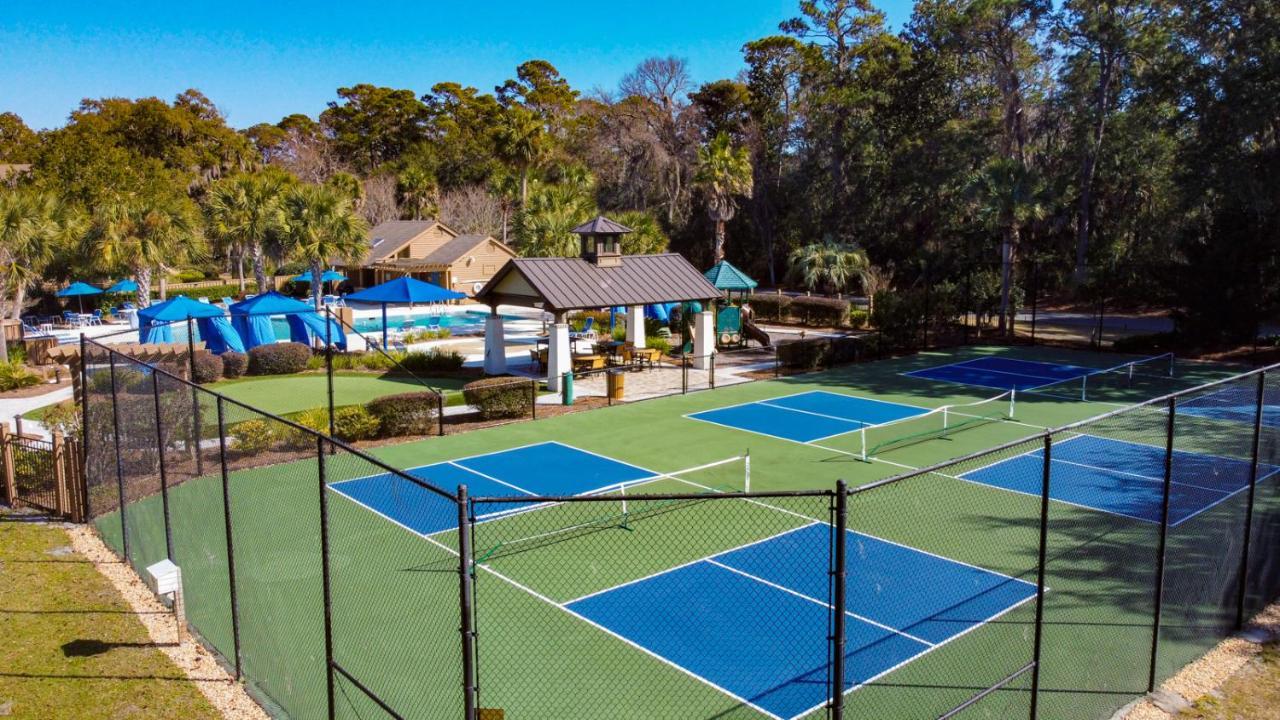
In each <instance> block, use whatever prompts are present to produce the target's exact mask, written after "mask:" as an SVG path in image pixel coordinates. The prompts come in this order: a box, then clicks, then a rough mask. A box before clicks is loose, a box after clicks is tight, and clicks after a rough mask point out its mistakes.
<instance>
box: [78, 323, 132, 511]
mask: <svg viewBox="0 0 1280 720" xmlns="http://www.w3.org/2000/svg"><path fill="white" fill-rule="evenodd" d="M88 349H89V346H88V343H86V342H85V339H84V333H81V334H80V458H79V460H78V461H77V464H78V465H79V467H80V482H79V484H80V487H81V489H83V490H84V492H83V493H82V497H81V498H80V503H81V506H82V508H83V510H84V513H83V514H82V515H81V516H80V517H82V518H84V520H85V522H88V521H89V519H90V516H91V511H92V508H90V507H89V352H88ZM121 512H122V513H123V512H124V509H123V508H121Z"/></svg>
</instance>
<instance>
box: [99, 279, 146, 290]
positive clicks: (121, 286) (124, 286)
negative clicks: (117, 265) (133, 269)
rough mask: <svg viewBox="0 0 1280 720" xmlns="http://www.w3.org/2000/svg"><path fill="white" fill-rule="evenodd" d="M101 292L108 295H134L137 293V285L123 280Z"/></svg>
mask: <svg viewBox="0 0 1280 720" xmlns="http://www.w3.org/2000/svg"><path fill="white" fill-rule="evenodd" d="M103 292H108V293H136V292H138V283H136V282H134V281H132V280H129V279H125V280H121V281H119V282H117V283H116V284H115V285H112V286H111V287H109V288H107V289H106V290H104V291H103Z"/></svg>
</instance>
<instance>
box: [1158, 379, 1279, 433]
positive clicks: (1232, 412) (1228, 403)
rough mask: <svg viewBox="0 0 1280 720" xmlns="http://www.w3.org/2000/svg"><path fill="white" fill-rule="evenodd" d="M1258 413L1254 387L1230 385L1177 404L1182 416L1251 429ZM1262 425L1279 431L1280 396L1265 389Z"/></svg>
mask: <svg viewBox="0 0 1280 720" xmlns="http://www.w3.org/2000/svg"><path fill="white" fill-rule="evenodd" d="M1257 412H1258V395H1257V388H1256V387H1255V386H1254V385H1253V384H1252V383H1250V384H1247V385H1230V386H1228V387H1224V388H1222V389H1220V390H1215V391H1213V392H1209V393H1205V394H1203V395H1195V396H1192V397H1190V398H1187V399H1184V400H1181V401H1180V402H1179V403H1178V414H1179V415H1194V416H1197V417H1203V418H1208V419H1210V420H1221V421H1224V422H1234V423H1240V424H1242V425H1249V426H1252V425H1253V421H1254V416H1255V415H1256V414H1257ZM1262 424H1263V425H1264V426H1266V427H1280V392H1277V391H1276V390H1275V389H1272V388H1266V389H1265V391H1264V393H1263V398H1262Z"/></svg>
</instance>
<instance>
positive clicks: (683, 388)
mask: <svg viewBox="0 0 1280 720" xmlns="http://www.w3.org/2000/svg"><path fill="white" fill-rule="evenodd" d="M680 394H681V395H688V394H689V358H688V356H682V357H681V358H680Z"/></svg>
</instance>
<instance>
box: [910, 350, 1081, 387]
mask: <svg viewBox="0 0 1280 720" xmlns="http://www.w3.org/2000/svg"><path fill="white" fill-rule="evenodd" d="M1095 372H1097V370H1096V369H1095V368H1087V367H1081V366H1079V365H1065V364H1060V363H1048V362H1038V361H1035V360H1015V359H1013V358H1003V357H981V358H976V359H974V360H965V361H964V362H958V363H950V364H948V365H938V366H936V367H931V368H924V369H923V370H913V371H911V372H907V373H903V375H907V376H909V377H917V378H924V379H926V380H937V381H940V382H947V383H953V384H956V385H975V386H977V387H986V388H997V389H1000V390H1031V389H1034V388H1039V387H1045V386H1046V385H1052V384H1054V383H1060V382H1064V381H1068V380H1075V379H1078V378H1082V377H1084V376H1086V375H1091V374H1093V373H1095Z"/></svg>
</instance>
